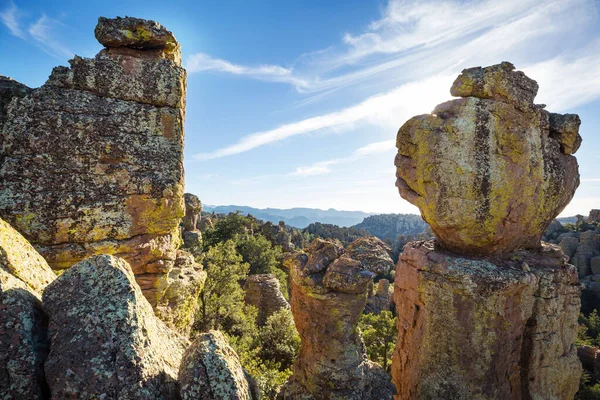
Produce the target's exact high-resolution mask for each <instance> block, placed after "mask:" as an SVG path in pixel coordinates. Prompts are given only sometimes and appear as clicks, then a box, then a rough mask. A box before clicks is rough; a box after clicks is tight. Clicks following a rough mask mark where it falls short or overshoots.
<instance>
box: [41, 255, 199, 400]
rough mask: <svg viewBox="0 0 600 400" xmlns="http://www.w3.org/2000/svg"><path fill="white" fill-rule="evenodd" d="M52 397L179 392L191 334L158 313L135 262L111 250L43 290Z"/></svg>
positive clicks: (173, 395) (167, 396)
mask: <svg viewBox="0 0 600 400" xmlns="http://www.w3.org/2000/svg"><path fill="white" fill-rule="evenodd" d="M43 304H44V309H46V311H47V312H48V315H49V318H50V325H49V329H50V335H51V341H52V347H51V350H50V354H49V356H48V359H47V361H46V364H45V371H46V378H47V381H48V384H49V386H50V389H51V392H52V398H53V399H70V398H78V399H142V398H143V399H173V398H176V395H177V392H178V385H177V373H178V370H179V365H180V363H181V358H182V356H183V353H184V350H185V347H186V345H187V344H188V343H187V341H185V340H184V339H182V338H180V337H179V336H177V335H176V334H175V333H174V332H172V331H171V330H170V329H169V328H167V326H166V325H165V324H164V323H163V322H162V321H160V320H159V319H158V318H156V317H155V316H154V313H153V310H152V307H151V306H150V304H149V303H148V301H147V300H146V299H145V298H144V296H143V295H142V292H141V290H140V288H139V287H138V285H137V284H136V282H135V278H134V275H133V272H132V270H131V268H130V266H129V265H128V264H127V262H125V261H124V260H122V259H120V258H116V257H113V256H109V255H102V256H95V257H90V258H88V259H86V260H84V261H81V262H79V263H77V264H76V265H74V266H73V267H71V268H70V269H69V270H68V271H66V272H65V273H63V274H62V275H61V276H60V277H58V278H57V279H56V280H55V281H54V282H53V283H52V284H50V285H49V286H48V287H47V288H46V290H45V291H44V295H43Z"/></svg>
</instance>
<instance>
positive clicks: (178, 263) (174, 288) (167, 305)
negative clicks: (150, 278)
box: [156, 250, 206, 337]
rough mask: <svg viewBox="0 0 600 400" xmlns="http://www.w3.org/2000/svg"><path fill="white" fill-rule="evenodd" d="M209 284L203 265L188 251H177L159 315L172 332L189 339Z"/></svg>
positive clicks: (159, 307) (157, 313)
mask: <svg viewBox="0 0 600 400" xmlns="http://www.w3.org/2000/svg"><path fill="white" fill-rule="evenodd" d="M205 282H206V272H205V271H203V269H202V264H199V263H197V262H196V260H195V259H194V256H193V255H192V254H190V253H188V252H187V251H183V250H177V259H176V260H175V266H174V267H173V269H172V270H171V271H170V272H169V286H168V287H167V290H165V294H164V295H163V296H162V297H161V299H160V301H159V302H158V304H157V306H156V315H158V316H159V317H160V319H162V320H163V321H164V322H166V323H167V325H168V326H169V327H171V328H172V329H174V330H176V331H177V332H179V333H181V334H182V335H183V336H185V337H187V336H189V335H190V332H191V330H192V325H193V324H194V319H195V316H196V312H197V311H198V297H200V292H202V289H204V283H205Z"/></svg>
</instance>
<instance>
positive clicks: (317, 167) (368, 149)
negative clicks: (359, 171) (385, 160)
mask: <svg viewBox="0 0 600 400" xmlns="http://www.w3.org/2000/svg"><path fill="white" fill-rule="evenodd" d="M395 150H396V141H395V140H383V141H381V142H374V143H369V144H368V145H366V146H363V147H359V148H358V149H356V150H354V151H353V152H352V154H351V155H349V156H348V157H342V158H332V159H330V160H326V161H319V162H316V163H314V164H312V165H308V166H301V167H297V168H296V170H295V171H294V172H292V173H290V174H288V176H292V177H294V176H314V175H324V174H328V173H330V172H331V168H330V166H332V165H335V164H344V163H349V162H354V161H357V160H359V159H361V158H363V157H366V156H370V155H374V154H380V153H385V152H393V151H395Z"/></svg>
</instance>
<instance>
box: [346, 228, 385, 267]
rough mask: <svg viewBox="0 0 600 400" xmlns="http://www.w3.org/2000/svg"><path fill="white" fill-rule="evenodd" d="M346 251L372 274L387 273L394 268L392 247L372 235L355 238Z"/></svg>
mask: <svg viewBox="0 0 600 400" xmlns="http://www.w3.org/2000/svg"><path fill="white" fill-rule="evenodd" d="M346 253H347V255H348V256H349V257H350V258H352V259H354V260H357V261H358V262H359V263H360V267H361V268H362V269H364V270H367V271H371V272H372V273H373V274H374V276H379V275H385V274H388V273H389V272H390V270H392V269H393V268H394V261H392V249H391V248H390V246H388V245H387V244H385V243H384V242H383V241H381V240H380V239H378V238H376V237H374V236H366V237H362V238H358V239H356V240H355V241H353V242H352V243H350V244H349V245H348V247H346Z"/></svg>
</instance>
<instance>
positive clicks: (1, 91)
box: [0, 75, 32, 131]
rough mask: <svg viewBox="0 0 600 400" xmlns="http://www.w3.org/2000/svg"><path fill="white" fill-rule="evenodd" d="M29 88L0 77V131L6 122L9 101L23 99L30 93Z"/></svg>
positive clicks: (5, 77)
mask: <svg viewBox="0 0 600 400" xmlns="http://www.w3.org/2000/svg"><path fill="white" fill-rule="evenodd" d="M31 90H32V89H30V88H28V87H27V86H25V85H23V84H22V83H19V82H17V81H15V80H13V79H11V78H9V77H7V76H2V75H0V131H1V130H2V125H3V124H4V121H5V120H6V113H7V108H8V105H9V104H10V102H11V100H12V99H13V98H14V97H16V98H23V97H25V96H27V95H28V94H29V93H31Z"/></svg>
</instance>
